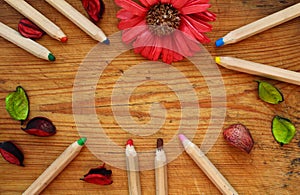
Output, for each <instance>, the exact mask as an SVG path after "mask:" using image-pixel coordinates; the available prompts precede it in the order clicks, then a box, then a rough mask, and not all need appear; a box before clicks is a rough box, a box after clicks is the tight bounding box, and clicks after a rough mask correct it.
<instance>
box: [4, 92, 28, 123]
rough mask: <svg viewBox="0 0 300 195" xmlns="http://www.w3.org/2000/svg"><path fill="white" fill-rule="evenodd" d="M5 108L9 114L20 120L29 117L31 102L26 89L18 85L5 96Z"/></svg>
mask: <svg viewBox="0 0 300 195" xmlns="http://www.w3.org/2000/svg"><path fill="white" fill-rule="evenodd" d="M5 104H6V105H5V108H6V110H7V112H8V113H9V115H10V116H11V117H12V118H13V119H15V120H19V121H24V120H26V119H27V116H28V114H29V102H28V98H27V95H26V92H25V90H24V89H23V88H22V87H21V86H18V87H17V88H16V91H14V92H11V93H9V94H8V95H7V96H6V98H5Z"/></svg>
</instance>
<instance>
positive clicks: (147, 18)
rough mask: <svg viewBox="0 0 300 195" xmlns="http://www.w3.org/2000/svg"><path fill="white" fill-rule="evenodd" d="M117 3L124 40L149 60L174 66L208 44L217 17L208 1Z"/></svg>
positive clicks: (180, 0)
mask: <svg viewBox="0 0 300 195" xmlns="http://www.w3.org/2000/svg"><path fill="white" fill-rule="evenodd" d="M139 1H140V4H138V3H136V2H134V1H132V0H115V2H116V4H117V5H119V6H120V7H122V9H121V10H120V11H119V12H118V13H117V17H118V18H119V19H120V20H121V21H120V23H119V25H118V28H119V29H121V30H123V34H122V40H123V42H125V43H127V44H129V43H132V45H133V47H134V51H135V53H140V54H141V55H142V56H144V57H146V58H148V59H150V60H158V59H159V58H162V61H164V62H166V63H169V64H170V63H171V62H174V61H179V60H182V59H183V56H185V57H187V56H192V55H193V54H194V53H195V52H196V51H199V50H200V47H199V45H198V43H199V42H200V43H209V42H210V40H209V39H208V37H206V35H205V34H204V33H205V32H209V31H211V30H212V26H211V25H210V24H208V23H207V22H209V21H214V20H215V18H216V15H215V14H214V13H212V12H209V11H207V9H208V8H209V7H210V4H208V2H209V0H139Z"/></svg>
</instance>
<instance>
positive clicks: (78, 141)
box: [77, 137, 87, 146]
mask: <svg viewBox="0 0 300 195" xmlns="http://www.w3.org/2000/svg"><path fill="white" fill-rule="evenodd" d="M86 140H87V139H86V137H82V138H80V139H79V140H77V143H78V145H80V146H83V145H84V144H85V142H86Z"/></svg>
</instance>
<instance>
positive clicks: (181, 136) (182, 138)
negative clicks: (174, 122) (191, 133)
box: [178, 134, 187, 142]
mask: <svg viewBox="0 0 300 195" xmlns="http://www.w3.org/2000/svg"><path fill="white" fill-rule="evenodd" d="M178 138H179V140H180V141H181V142H183V141H184V140H186V139H187V138H186V137H185V135H183V134H179V135H178Z"/></svg>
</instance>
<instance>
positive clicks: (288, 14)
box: [216, 3, 300, 47]
mask: <svg viewBox="0 0 300 195" xmlns="http://www.w3.org/2000/svg"><path fill="white" fill-rule="evenodd" d="M298 16H300V3H298V4H295V5H293V6H290V7H288V8H286V9H283V10H281V11H278V12H276V13H274V14H271V15H269V16H266V17H264V18H261V19H259V20H257V21H254V22H252V23H249V24H247V25H245V26H242V27H240V28H238V29H236V30H233V31H231V32H229V33H228V34H226V35H225V36H224V37H223V38H220V39H218V40H217V41H216V46H217V47H220V46H223V45H226V44H231V43H236V42H238V41H241V40H243V39H246V38H248V37H250V36H253V35H255V34H257V33H260V32H263V31H265V30H268V29H270V28H273V27H274V26H277V25H280V24H282V23H284V22H287V21H289V20H292V19H294V18H296V17H298Z"/></svg>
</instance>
